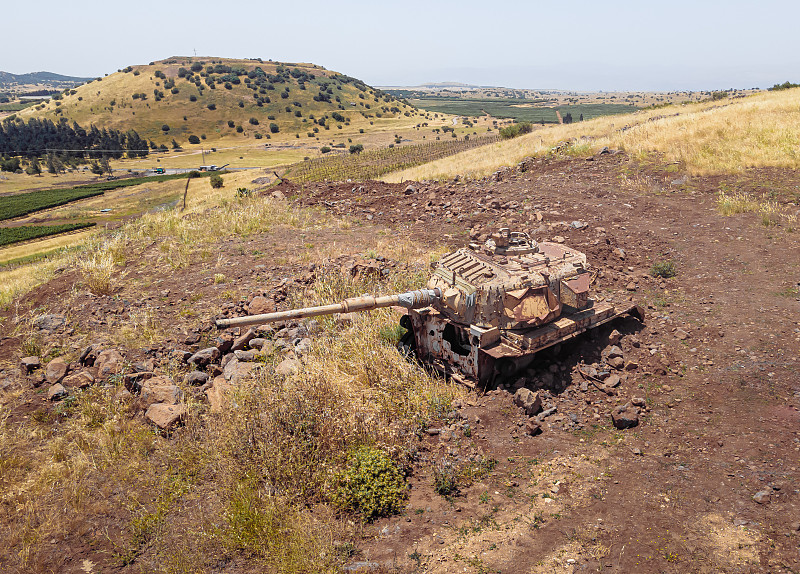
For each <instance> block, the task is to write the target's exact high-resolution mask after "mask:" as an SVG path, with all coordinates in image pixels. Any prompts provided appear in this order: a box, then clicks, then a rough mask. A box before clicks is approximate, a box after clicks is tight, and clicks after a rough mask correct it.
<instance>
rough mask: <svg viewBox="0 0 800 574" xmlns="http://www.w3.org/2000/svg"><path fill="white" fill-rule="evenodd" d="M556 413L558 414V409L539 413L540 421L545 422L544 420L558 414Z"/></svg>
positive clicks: (553, 408) (552, 408) (554, 408)
mask: <svg viewBox="0 0 800 574" xmlns="http://www.w3.org/2000/svg"><path fill="white" fill-rule="evenodd" d="M556 412H558V407H550V408H549V409H547V410H546V411H542V412H541V413H539V420H540V421H543V420H544V419H546V418H547V417H549V416H550V415H554V414H556Z"/></svg>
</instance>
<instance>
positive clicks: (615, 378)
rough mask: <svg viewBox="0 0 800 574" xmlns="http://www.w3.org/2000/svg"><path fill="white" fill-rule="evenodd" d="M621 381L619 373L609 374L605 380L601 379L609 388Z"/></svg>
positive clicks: (614, 386) (613, 387)
mask: <svg viewBox="0 0 800 574" xmlns="http://www.w3.org/2000/svg"><path fill="white" fill-rule="evenodd" d="M621 382H622V379H620V377H619V375H609V376H608V377H606V379H605V381H603V384H604V385H605V386H606V387H608V388H609V389H615V388H617V387H618V386H619V384H620V383H621Z"/></svg>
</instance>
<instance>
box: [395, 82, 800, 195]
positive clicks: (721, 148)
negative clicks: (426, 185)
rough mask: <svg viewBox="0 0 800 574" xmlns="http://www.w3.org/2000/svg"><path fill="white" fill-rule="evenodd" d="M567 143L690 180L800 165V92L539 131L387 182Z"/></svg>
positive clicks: (471, 167)
mask: <svg viewBox="0 0 800 574" xmlns="http://www.w3.org/2000/svg"><path fill="white" fill-rule="evenodd" d="M559 142H569V150H568V151H569V153H572V154H575V155H587V154H588V155H591V154H592V153H594V152H596V151H598V150H600V149H602V148H603V147H610V148H617V149H623V150H625V151H626V152H628V153H630V154H632V155H637V156H639V157H644V156H647V155H648V154H650V153H653V152H655V153H659V154H663V157H664V158H665V159H666V160H668V161H676V162H681V163H682V164H684V165H685V166H686V168H687V169H688V170H689V171H690V172H691V173H693V174H701V173H703V174H707V173H725V172H736V171H741V170H743V169H746V168H750V167H787V168H797V167H798V166H800V89H792V90H784V91H777V92H765V93H760V94H755V95H752V96H747V97H737V98H730V99H726V100H718V101H708V102H702V103H697V104H683V105H672V106H667V107H664V108H659V109H652V110H643V111H639V112H635V113H632V114H625V115H618V116H608V117H602V118H596V119H593V120H589V121H586V122H578V123H573V124H569V125H558V126H553V127H543V128H541V129H536V130H534V132H533V133H531V134H528V135H525V136H521V137H518V138H515V139H512V140H507V141H503V142H500V143H497V144H494V145H492V146H487V147H485V148H480V149H475V150H470V151H468V152H464V153H461V154H458V155H455V156H452V157H449V158H446V159H443V160H440V161H436V162H432V163H430V164H426V165H424V166H420V167H417V168H413V169H409V170H405V171H402V172H397V173H395V174H392V175H391V176H389V177H387V178H385V179H386V181H402V180H407V179H448V178H452V177H454V176H455V175H460V176H462V177H481V176H485V175H489V174H491V173H492V172H494V171H496V170H498V169H500V168H501V167H504V166H513V165H515V164H516V163H518V162H520V161H521V160H522V159H524V158H525V157H528V156H531V155H543V154H546V153H549V152H550V151H551V149H552V148H553V147H554V146H557V145H558V144H559Z"/></svg>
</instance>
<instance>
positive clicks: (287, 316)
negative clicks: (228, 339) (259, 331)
mask: <svg viewBox="0 0 800 574" xmlns="http://www.w3.org/2000/svg"><path fill="white" fill-rule="evenodd" d="M441 296H442V292H441V291H440V290H439V289H418V290H416V291H407V292H405V293H395V294H394V295H383V296H381V297H372V296H370V295H365V296H363V297H352V298H350V299H345V300H344V301H342V302H341V303H334V304H332V305H321V306H319V307H304V308H302V309H293V310H291V311H278V312H276V313H265V314H264V315H250V316H248V317H234V318H232V319H219V320H217V321H216V325H217V327H218V328H225V327H240V326H246V325H263V324H264V323H275V322H278V321H290V320H293V319H305V318H307V317H318V316H320V315H332V314H334V313H351V312H354V311H368V310H370V309H378V308H380V307H392V306H399V307H405V308H406V309H419V308H421V307H427V306H429V305H431V304H432V303H433V302H434V301H436V300H437V299H439V298H440V297H441Z"/></svg>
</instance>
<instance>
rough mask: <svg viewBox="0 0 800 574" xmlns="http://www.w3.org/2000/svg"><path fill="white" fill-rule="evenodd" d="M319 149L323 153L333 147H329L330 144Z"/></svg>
mask: <svg viewBox="0 0 800 574" xmlns="http://www.w3.org/2000/svg"><path fill="white" fill-rule="evenodd" d="M319 151H321V152H322V153H329V152H330V151H331V148H329V147H328V146H326V145H324V146H322V147H321V148H319Z"/></svg>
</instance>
